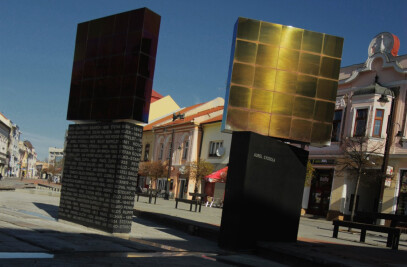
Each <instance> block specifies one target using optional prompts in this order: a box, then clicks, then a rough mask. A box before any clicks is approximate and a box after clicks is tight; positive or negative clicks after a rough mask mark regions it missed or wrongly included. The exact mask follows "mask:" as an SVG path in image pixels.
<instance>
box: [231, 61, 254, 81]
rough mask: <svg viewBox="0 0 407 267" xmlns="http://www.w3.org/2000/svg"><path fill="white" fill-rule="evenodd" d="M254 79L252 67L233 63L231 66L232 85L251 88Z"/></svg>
mask: <svg viewBox="0 0 407 267" xmlns="http://www.w3.org/2000/svg"><path fill="white" fill-rule="evenodd" d="M253 79H254V66H250V65H246V64H240V63H235V64H233V72H232V83H237V84H241V85H246V86H252V85H253Z"/></svg>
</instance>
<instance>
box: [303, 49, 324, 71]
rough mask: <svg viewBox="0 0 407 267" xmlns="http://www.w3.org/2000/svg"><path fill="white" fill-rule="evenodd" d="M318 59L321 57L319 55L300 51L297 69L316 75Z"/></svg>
mask: <svg viewBox="0 0 407 267" xmlns="http://www.w3.org/2000/svg"><path fill="white" fill-rule="evenodd" d="M320 61H321V57H320V56H319V55H313V54H308V53H301V54H300V63H299V65H298V71H299V72H302V73H306V74H311V75H318V72H319V65H320Z"/></svg>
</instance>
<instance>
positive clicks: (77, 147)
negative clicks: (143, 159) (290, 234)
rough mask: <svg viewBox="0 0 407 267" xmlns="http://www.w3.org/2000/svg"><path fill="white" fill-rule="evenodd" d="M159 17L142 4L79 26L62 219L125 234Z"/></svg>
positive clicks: (150, 81) (139, 153)
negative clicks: (139, 7) (133, 8)
mask: <svg viewBox="0 0 407 267" xmlns="http://www.w3.org/2000/svg"><path fill="white" fill-rule="evenodd" d="M160 20H161V17H160V16H159V15H157V14H156V13H154V12H152V11H151V10H149V9H147V8H141V9H137V10H132V11H128V12H124V13H120V14H116V15H112V16H108V17H104V18H100V19H95V20H91V21H87V22H83V23H80V24H78V28H77V34H76V43H75V54H74V61H73V68H72V79H71V88H70V95H69V104H68V112H67V119H68V120H71V121H75V122H77V124H72V125H70V126H69V129H68V136H67V146H66V155H65V167H64V173H63V184H62V190H61V200H60V206H59V214H58V217H59V219H62V220H66V221H70V222H74V223H78V224H82V225H84V226H88V227H93V228H97V229H101V230H104V231H106V232H109V233H114V234H120V233H124V234H125V233H129V232H130V230H131V222H132V217H133V216H132V215H133V205H134V196H135V190H136V179H137V172H138V163H139V161H140V156H141V138H142V127H141V126H139V125H137V124H136V123H137V122H148V113H149V106H150V98H151V91H152V82H153V77H154V65H155V57H156V52H157V43H158V34H159V28H160Z"/></svg>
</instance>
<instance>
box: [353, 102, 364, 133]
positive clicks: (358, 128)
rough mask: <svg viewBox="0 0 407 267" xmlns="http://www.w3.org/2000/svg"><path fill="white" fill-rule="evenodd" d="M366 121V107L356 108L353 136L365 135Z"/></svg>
mask: <svg viewBox="0 0 407 267" xmlns="http://www.w3.org/2000/svg"><path fill="white" fill-rule="evenodd" d="M366 123H367V108H364V109H357V110H356V117H355V127H354V130H353V136H365V134H366Z"/></svg>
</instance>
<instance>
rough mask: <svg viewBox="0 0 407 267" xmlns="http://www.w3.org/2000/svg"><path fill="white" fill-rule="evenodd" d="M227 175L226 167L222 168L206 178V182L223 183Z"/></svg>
mask: <svg viewBox="0 0 407 267" xmlns="http://www.w3.org/2000/svg"><path fill="white" fill-rule="evenodd" d="M227 174H228V167H225V168H222V169H220V170H218V171H216V172H213V173H211V174H209V175H208V176H206V177H205V178H206V181H208V182H210V183H224V182H226V177H227Z"/></svg>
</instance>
